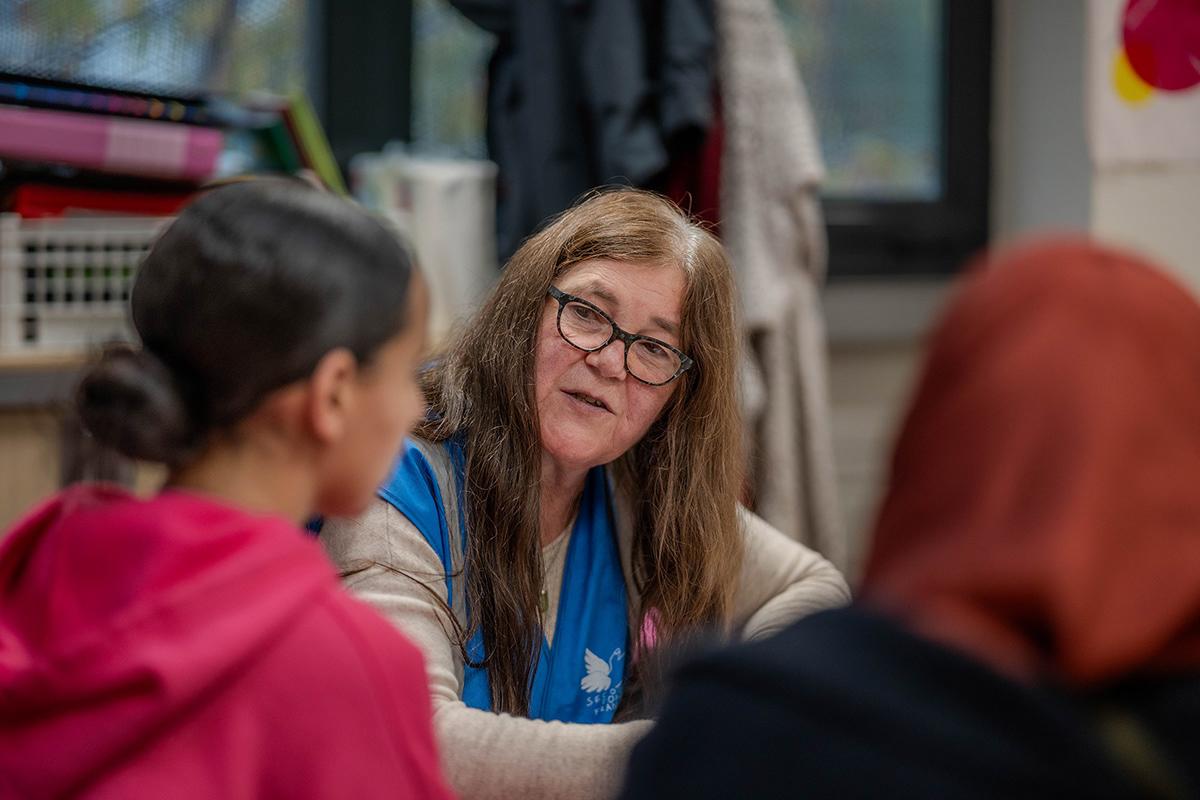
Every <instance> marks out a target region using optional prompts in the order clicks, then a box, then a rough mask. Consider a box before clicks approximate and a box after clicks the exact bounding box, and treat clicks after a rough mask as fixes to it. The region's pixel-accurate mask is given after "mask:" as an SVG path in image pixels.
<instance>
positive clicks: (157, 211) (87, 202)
mask: <svg viewBox="0 0 1200 800" xmlns="http://www.w3.org/2000/svg"><path fill="white" fill-rule="evenodd" d="M191 199H192V193H191V192H169V193H164V192H157V193H156V192H131V191H118V190H108V189H83V188H77V187H73V186H51V185H48V184H42V183H25V184H21V185H20V186H17V187H16V188H15V189H13V191H12V194H11V196H10V197H9V199H8V202H7V203H6V205H7V207H8V208H7V210H8V211H14V212H16V213H18V214H20V215H21V216H22V217H27V218H35V217H60V216H62V215H63V214H66V213H69V212H72V211H103V212H105V213H110V214H111V213H116V214H136V215H138V216H145V217H170V216H174V215H175V214H176V213H177V212H178V211H179V209H180V208H182V207H183V206H184V204H186V203H187V202H188V201H189V200H191Z"/></svg>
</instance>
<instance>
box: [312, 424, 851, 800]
mask: <svg viewBox="0 0 1200 800" xmlns="http://www.w3.org/2000/svg"><path fill="white" fill-rule="evenodd" d="M422 449H423V450H424V451H425V452H426V455H427V457H428V458H429V459H430V462H431V464H433V465H434V467H435V472H436V473H437V475H438V483H439V485H440V487H441V490H442V496H443V498H444V499H445V502H446V504H447V506H449V507H448V508H447V509H446V510H447V513H448V515H452V516H450V523H451V524H450V529H451V530H452V531H456V530H458V526H457V524H456V522H455V518H456V516H457V514H456V512H457V509H456V508H454V507H455V506H456V505H457V503H456V502H455V501H454V499H453V497H454V494H453V491H454V489H453V488H452V487H451V486H449V485H447V484H448V483H449V481H448V476H449V472H448V468H449V465H448V464H447V463H446V460H445V459H441V458H439V452H440V450H439V449H437V448H428V447H424V446H423V447H422ZM617 506H618V507H617V509H616V512H617V513H616V523H617V536H618V541H619V544H620V549H621V556H622V560H623V562H624V564H625V567H626V568H625V574H626V575H628V574H629V569H628V564H629V552H630V542H631V526H630V524H629V521H628V517H627V514H626V513H625V511H624V508H623V503H621V502H620V500H619V499H618V502H617ZM742 522H743V526H744V528H745V532H746V547H745V560H744V562H743V565H742V574H741V579H740V581H739V584H738V587H737V591H736V594H735V600H734V621H735V624H736V625H737V628H738V629H739V630H740V631H741V632H742V636H743V637H744V638H759V637H763V636H767V635H769V634H771V633H774V632H776V631H778V630H780V629H781V628H783V627H785V626H787V625H788V624H789V623H791V622H792V621H794V620H796V619H798V618H800V617H802V616H804V615H806V614H810V613H812V612H814V611H818V610H820V609H824V608H830V607H833V606H839V605H842V604H844V603H846V602H847V601H848V600H849V597H850V593H849V590H848V589H847V587H846V583H845V581H844V580H843V579H842V576H841V574H840V573H839V572H838V571H837V570H836V569H835V568H834V567H833V566H832V565H831V564H829V562H827V561H826V560H825V559H823V558H821V556H819V555H817V554H816V553H814V552H813V551H811V550H809V549H807V548H805V547H803V546H802V545H799V544H797V543H796V542H794V541H792V540H790V539H788V538H787V537H786V536H784V535H783V534H781V533H779V532H778V531H776V530H775V529H774V528H772V527H770V526H769V525H767V523H765V522H763V521H762V520H761V519H759V518H758V517H756V516H754V515H753V514H751V513H749V512H743V513H742ZM321 540H322V541H323V542H324V544H325V547H326V549H327V551H328V552H329V554H330V556H331V557H332V559H333V560H334V562H335V563H336V564H337V565H338V567H339V568H341V569H343V570H347V569H355V568H357V567H362V566H364V565H366V564H374V565H375V566H370V567H369V568H367V569H365V570H363V571H360V572H358V573H356V574H354V575H352V576H351V577H350V578H348V579H347V581H346V585H347V586H348V587H349V588H350V590H351V591H353V592H354V593H355V594H357V595H358V596H359V597H361V598H362V599H364V600H366V601H367V602H369V603H371V604H373V605H374V606H375V607H376V608H378V609H379V610H380V611H382V612H383V613H384V615H386V616H387V617H388V619H390V620H391V621H392V622H393V623H394V624H395V625H396V626H397V627H398V628H399V629H400V630H401V631H403V633H404V634H405V635H406V636H407V637H408V638H409V639H410V640H411V641H412V642H414V643H415V644H416V645H417V646H418V647H420V648H421V650H422V651H423V652H424V654H425V668H426V671H427V672H428V676H429V685H430V691H431V693H432V696H433V709H434V727H435V729H436V731H437V735H438V740H439V745H440V749H441V759H442V764H443V767H444V769H445V771H446V776H447V777H448V778H449V780H450V783H451V784H452V785H453V787H454V788H455V790H456V791H458V792H459V793H460V795H461V796H462V797H463V798H464V800H485V799H487V798H497V799H499V798H518V799H519V800H541V799H542V798H571V800H587V798H607V797H611V796H612V795H614V794H615V793H616V791H617V790H618V789H619V787H620V785H621V779H622V777H623V774H624V769H625V762H626V759H627V758H628V755H629V751H630V750H631V749H632V748H633V745H634V744H635V743H636V742H637V740H638V739H639V738H641V737H642V736H643V735H644V734H645V733H646V732H647V731H648V730H649V727H650V726H651V724H652V723H651V722H648V721H639V722H626V723H618V724H611V725H581V724H569V723H563V722H545V721H542V720H530V719H524V718H518V717H513V716H509V715H507V714H495V713H491V712H487V711H480V710H477V709H472V708H468V707H467V706H466V705H465V704H464V703H463V702H462V699H461V694H460V693H461V689H462V681H463V662H462V657H461V655H460V653H459V651H458V648H457V647H456V646H455V645H454V644H453V642H452V641H451V639H450V637H449V635H448V634H447V631H449V630H451V628H450V626H449V624H448V622H447V621H446V620H445V619H444V614H443V612H442V611H440V609H439V605H438V604H437V603H436V602H435V600H434V599H433V597H432V596H431V595H430V591H431V590H432V591H434V592H438V593H439V594H440V596H441V597H443V598H444V597H445V596H446V582H445V578H444V570H443V568H442V564H441V562H440V561H439V560H438V557H437V555H436V554H435V553H434V551H433V548H432V547H430V546H429V544H428V543H427V542H426V541H425V538H424V536H422V535H421V532H420V531H418V530H417V529H416V527H415V526H413V524H412V523H410V522H409V521H408V519H407V518H406V517H404V515H402V514H401V513H400V512H399V511H397V510H396V509H395V508H394V507H393V506H391V505H390V504H388V503H387V502H385V501H383V500H376V501H375V502H374V504H373V505H372V506H371V507H370V508H369V509H368V510H367V511H366V512H365V513H364V514H363V515H362V516H360V517H358V518H357V519H330V520H328V521H326V523H325V526H324V528H323V530H322V531H321ZM455 549H457V550H459V551H460V552H461V541H460V542H459V543H457V545H456V548H455ZM381 564H386V565H388V566H390V567H392V568H393V569H388V568H385V567H383V566H379V565H381ZM396 570H400V571H402V572H403V573H406V574H407V575H409V576H413V577H415V578H418V579H419V580H420V581H421V582H422V583H423V584H424V586H422V585H420V584H418V583H417V581H416V580H413V578H410V577H405V575H403V574H400V572H397V571H396ZM426 587H428V588H426ZM629 593H630V605H631V607H636V603H637V593H636V591H635V590H634V589H633V587H632V586H630V587H629ZM455 611H456V613H459V614H461V609H459V608H458V607H457V606H456V608H455ZM460 618H461V617H460Z"/></svg>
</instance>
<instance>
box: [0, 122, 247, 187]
mask: <svg viewBox="0 0 1200 800" xmlns="http://www.w3.org/2000/svg"><path fill="white" fill-rule="evenodd" d="M224 142H225V139H224V135H223V134H222V133H221V131H219V130H216V129H215V128H201V127H196V126H192V125H178V124H175V123H171V122H159V121H154V120H144V119H126V118H120V117H105V116H98V115H95V114H80V113H76V112H73V111H52V110H48V109H41V108H20V107H16V106H0V157H7V158H14V159H22V160H25V161H43V162H51V163H58V164H67V165H69V166H73V167H79V168H81V169H92V170H99V171H102V172H113V173H118V174H126V175H146V176H153V177H159V178H174V179H177V180H190V181H197V182H199V181H203V180H206V179H207V178H209V177H211V176H212V174H213V172H214V170H215V169H216V165H217V157H218V156H219V155H220V154H221V148H222V147H223V146H224Z"/></svg>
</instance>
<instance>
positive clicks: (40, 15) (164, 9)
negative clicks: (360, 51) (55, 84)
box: [0, 0, 309, 94]
mask: <svg viewBox="0 0 1200 800" xmlns="http://www.w3.org/2000/svg"><path fill="white" fill-rule="evenodd" d="M308 6H309V4H308V3H306V2H301V1H300V0H220V2H217V1H216V0H213V1H212V2H194V1H193V0H14V2H0V70H6V71H9V72H15V73H18V74H21V75H27V76H30V77H41V78H56V79H59V80H67V81H76V82H79V83H87V84H93V85H98V86H108V87H112V88H126V89H134V90H143V91H147V92H164V93H178V94H193V93H198V92H202V91H218V92H234V93H241V92H246V91H268V92H273V93H276V94H286V93H288V92H291V91H295V90H297V89H303V88H304V85H305V71H304V61H305V59H304V54H305V25H306V22H307V18H308V13H307V12H308Z"/></svg>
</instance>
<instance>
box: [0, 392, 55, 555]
mask: <svg viewBox="0 0 1200 800" xmlns="http://www.w3.org/2000/svg"><path fill="white" fill-rule="evenodd" d="M0 380H3V378H0ZM58 445H59V423H58V417H57V415H56V414H54V413H53V412H51V411H39V410H16V411H4V412H0V448H2V449H3V455H0V535H2V534H3V532H4V531H5V530H6V529H7V528H8V526H9V525H11V524H12V523H13V522H14V521H16V519H17V518H18V517H19V516H20V515H21V514H22V513H24V512H25V511H26V510H27V509H28V508H29V506H30V505H31V504H33V503H35V502H37V501H38V500H40V499H41V498H44V497H46V496H48V495H50V494H51V493H53V492H54V490H55V489H56V488H57V487H58V476H59V446H58Z"/></svg>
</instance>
